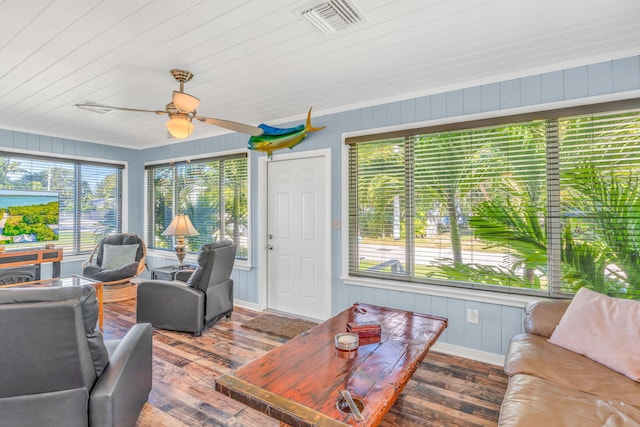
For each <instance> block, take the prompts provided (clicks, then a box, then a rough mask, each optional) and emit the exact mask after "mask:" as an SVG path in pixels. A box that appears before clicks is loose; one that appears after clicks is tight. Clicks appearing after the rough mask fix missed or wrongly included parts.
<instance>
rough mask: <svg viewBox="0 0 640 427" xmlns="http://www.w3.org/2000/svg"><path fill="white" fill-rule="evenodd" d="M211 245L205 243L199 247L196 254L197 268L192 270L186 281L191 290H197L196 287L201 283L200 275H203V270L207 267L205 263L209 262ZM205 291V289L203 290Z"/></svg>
mask: <svg viewBox="0 0 640 427" xmlns="http://www.w3.org/2000/svg"><path fill="white" fill-rule="evenodd" d="M211 245H212V244H211V243H207V244H205V245H202V246H201V247H200V252H199V253H198V261H197V262H198V267H196V269H195V270H194V272H193V273H192V274H191V277H189V280H187V286H191V287H192V288H198V285H199V284H200V282H201V281H202V275H203V274H204V269H205V267H206V266H207V261H208V260H209V253H210V252H211ZM205 291H206V289H205Z"/></svg>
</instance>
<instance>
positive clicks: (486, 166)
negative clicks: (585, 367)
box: [349, 111, 640, 298]
mask: <svg viewBox="0 0 640 427" xmlns="http://www.w3.org/2000/svg"><path fill="white" fill-rule="evenodd" d="M349 153H350V154H349V155H350V165H351V168H350V180H351V181H352V183H355V184H356V185H353V184H350V188H352V189H356V191H355V192H354V191H353V190H352V191H351V192H350V198H351V200H352V203H351V204H350V215H351V218H352V219H353V220H352V223H351V227H355V228H356V229H355V232H351V233H350V236H351V242H350V243H351V244H350V274H353V275H362V276H373V277H389V278H394V279H398V280H408V281H414V282H425V283H434V284H447V285H454V286H462V287H473V288H479V289H494V290H499V289H503V290H504V289H510V290H512V291H514V290H515V289H520V291H519V292H523V290H525V289H528V290H529V291H524V292H525V293H526V292H532V293H536V294H539V293H541V292H542V293H546V294H549V295H554V294H558V293H561V292H570V293H573V292H576V291H577V290H578V289H579V288H580V287H588V288H591V289H595V290H597V291H599V292H603V293H607V294H610V295H616V296H622V297H629V298H640V189H639V186H638V184H640V182H639V180H640V155H639V154H640V112H638V111H634V112H625V113H604V114H596V115H589V116H578V117H568V118H558V119H546V120H534V121H530V122H522V123H507V124H503V125H492V126H488V127H483V128H474V129H463V130H452V131H445V132H437V133H427V134H418V135H415V136H411V137H403V138H395V139H389V140H381V141H372V142H358V143H356V144H352V145H351V146H350V150H349ZM391 230H395V231H394V232H392V231H391ZM398 230H399V231H400V232H398Z"/></svg>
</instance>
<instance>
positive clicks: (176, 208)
mask: <svg viewBox="0 0 640 427" xmlns="http://www.w3.org/2000/svg"><path fill="white" fill-rule="evenodd" d="M147 183H148V185H147V188H148V190H147V191H148V194H147V196H148V197H147V199H148V208H147V227H148V233H147V234H148V242H147V245H148V246H149V247H150V248H153V249H170V250H173V249H172V248H173V245H174V242H173V238H172V237H170V236H163V235H162V232H163V231H164V230H165V229H166V228H167V226H168V225H169V223H170V222H171V220H172V219H173V217H174V216H175V215H176V214H180V213H184V214H187V215H188V216H189V218H190V219H191V222H192V223H193V226H194V227H195V229H196V230H197V231H198V232H199V233H200V234H199V235H198V236H189V237H185V239H186V241H187V243H188V248H189V252H192V253H195V252H197V251H198V249H199V248H200V246H201V245H202V244H205V243H210V242H212V241H216V240H219V239H231V240H233V241H234V242H235V243H236V244H238V252H237V254H236V257H237V258H239V259H247V256H248V229H247V228H248V203H247V196H248V187H247V186H248V170H247V156H246V154H245V153H242V154H238V155H231V156H224V157H214V158H207V159H199V160H194V161H190V162H176V163H173V164H162V165H153V166H147Z"/></svg>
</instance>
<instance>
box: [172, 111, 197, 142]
mask: <svg viewBox="0 0 640 427" xmlns="http://www.w3.org/2000/svg"><path fill="white" fill-rule="evenodd" d="M167 129H168V130H169V132H170V133H171V135H173V136H174V137H176V138H186V137H188V136H189V135H191V132H193V123H191V119H190V118H188V117H187V116H186V115H185V114H180V113H178V114H172V115H171V117H170V119H169V121H168V122H167Z"/></svg>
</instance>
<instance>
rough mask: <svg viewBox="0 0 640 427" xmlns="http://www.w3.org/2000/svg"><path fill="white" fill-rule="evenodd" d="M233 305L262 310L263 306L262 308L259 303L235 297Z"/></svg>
mask: <svg viewBox="0 0 640 427" xmlns="http://www.w3.org/2000/svg"><path fill="white" fill-rule="evenodd" d="M233 305H234V306H238V307H242V308H246V309H249V310H253V311H262V308H260V306H259V305H258V304H254V303H251V302H247V301H244V300H240V299H234V300H233Z"/></svg>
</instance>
